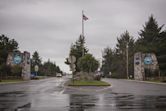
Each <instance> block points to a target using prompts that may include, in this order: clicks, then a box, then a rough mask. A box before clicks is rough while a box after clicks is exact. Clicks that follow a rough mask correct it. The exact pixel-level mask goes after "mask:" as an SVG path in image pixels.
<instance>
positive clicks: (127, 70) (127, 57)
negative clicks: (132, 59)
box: [126, 42, 129, 79]
mask: <svg viewBox="0 0 166 111" xmlns="http://www.w3.org/2000/svg"><path fill="white" fill-rule="evenodd" d="M128 47H129V46H128V42H127V44H126V74H127V75H126V76H127V79H129V67H128V66H129V62H128V60H129V54H128Z"/></svg>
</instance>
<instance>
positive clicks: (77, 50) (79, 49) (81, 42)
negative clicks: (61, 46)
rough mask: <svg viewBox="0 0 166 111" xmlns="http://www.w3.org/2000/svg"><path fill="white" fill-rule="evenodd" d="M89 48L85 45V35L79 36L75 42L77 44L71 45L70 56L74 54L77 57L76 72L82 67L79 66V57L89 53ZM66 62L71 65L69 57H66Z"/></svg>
mask: <svg viewBox="0 0 166 111" xmlns="http://www.w3.org/2000/svg"><path fill="white" fill-rule="evenodd" d="M87 52H88V49H87V48H86V47H85V37H83V36H81V35H80V36H79V39H78V40H77V41H76V42H75V44H72V45H71V48H70V54H69V55H70V56H71V55H73V56H75V57H76V72H79V71H80V69H79V67H78V66H77V62H78V59H79V58H81V57H82V56H84V55H85V54H87ZM65 63H66V64H67V65H70V63H69V61H68V58H66V61H65Z"/></svg>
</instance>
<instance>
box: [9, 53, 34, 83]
mask: <svg viewBox="0 0 166 111" xmlns="http://www.w3.org/2000/svg"><path fill="white" fill-rule="evenodd" d="M6 64H7V65H10V66H11V67H13V66H14V65H19V66H21V67H22V74H21V76H22V78H23V80H29V79H30V75H31V74H30V73H31V69H30V68H31V63H30V53H29V52H27V51H24V52H23V53H21V52H20V51H19V50H15V51H13V52H10V53H9V54H8V57H7V62H6Z"/></svg>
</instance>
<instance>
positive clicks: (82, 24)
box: [82, 10, 84, 37]
mask: <svg viewBox="0 0 166 111" xmlns="http://www.w3.org/2000/svg"><path fill="white" fill-rule="evenodd" d="M83 15H84V11H83V10H82V36H83V37H84V19H83Z"/></svg>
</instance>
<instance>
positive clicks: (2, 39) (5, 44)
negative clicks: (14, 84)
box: [0, 35, 18, 77]
mask: <svg viewBox="0 0 166 111" xmlns="http://www.w3.org/2000/svg"><path fill="white" fill-rule="evenodd" d="M16 49H18V43H17V41H15V40H14V39H10V38H8V37H7V36H5V35H0V76H1V77H2V76H4V74H5V75H6V76H7V75H9V74H10V73H11V72H10V67H9V66H7V65H6V60H7V56H8V54H9V52H12V51H13V50H16ZM2 73H3V75H2Z"/></svg>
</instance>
